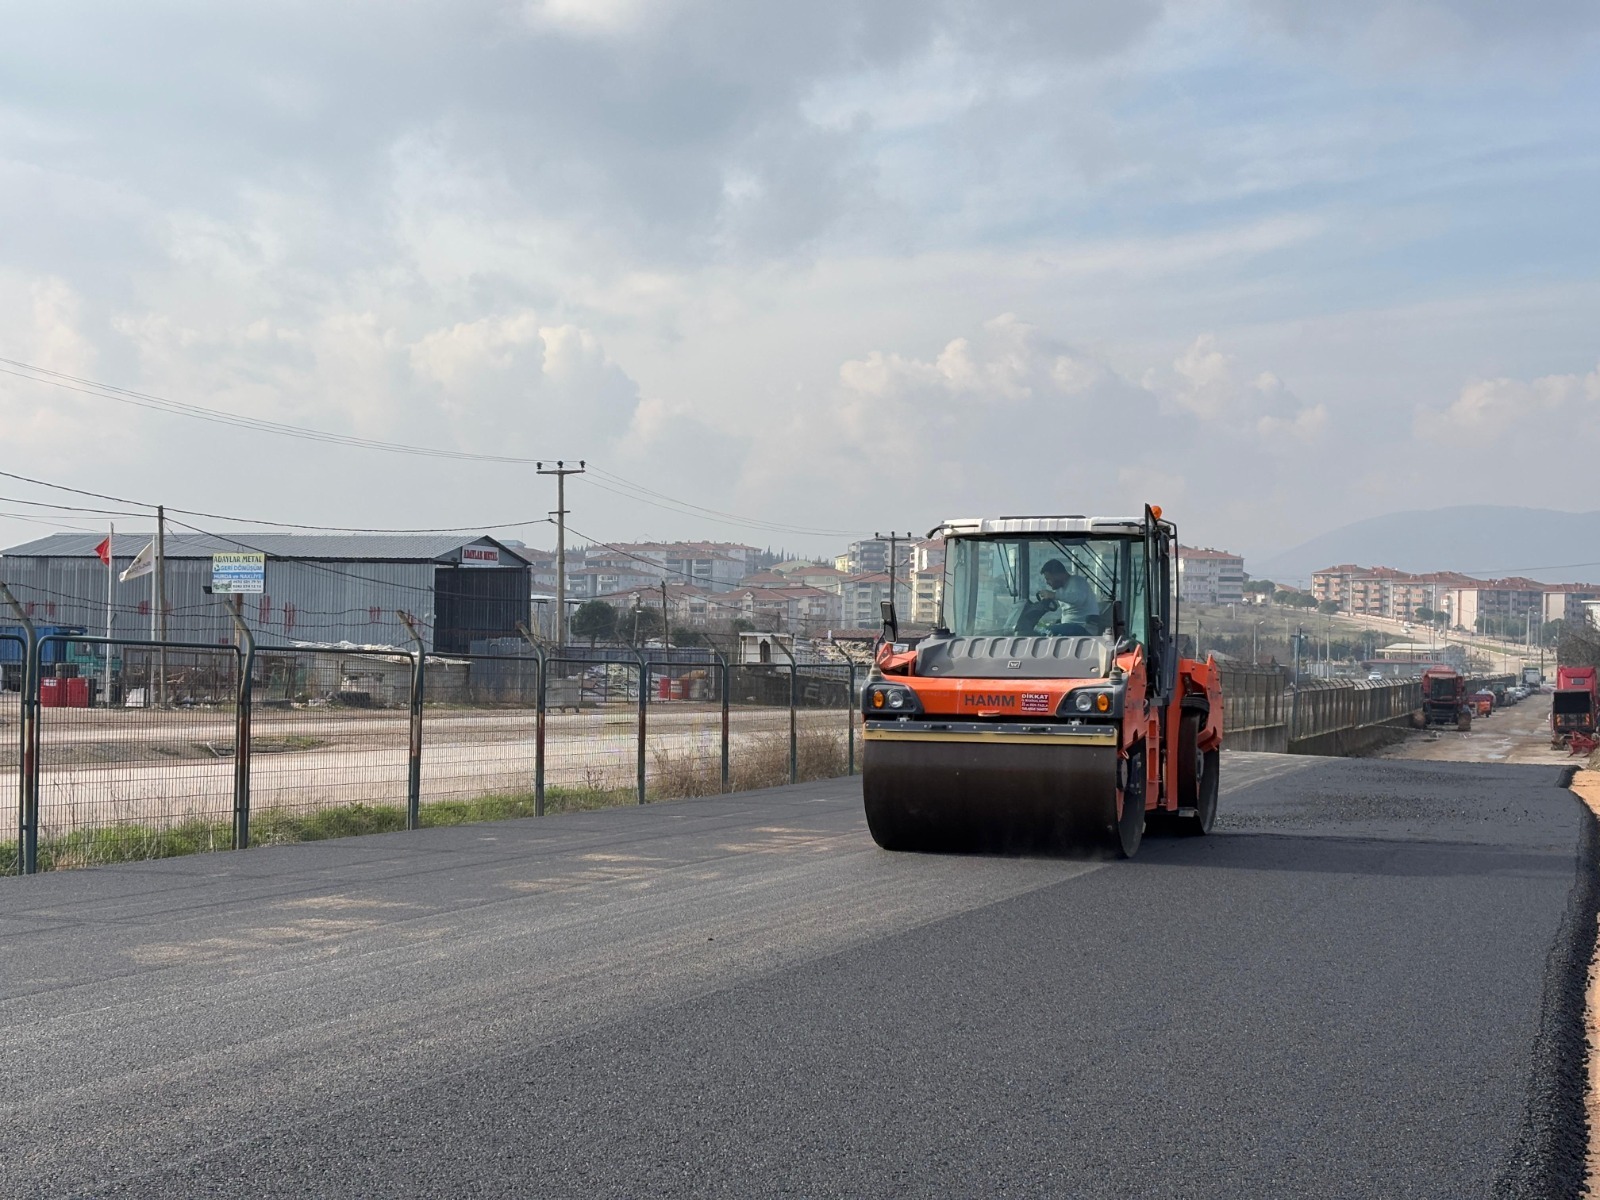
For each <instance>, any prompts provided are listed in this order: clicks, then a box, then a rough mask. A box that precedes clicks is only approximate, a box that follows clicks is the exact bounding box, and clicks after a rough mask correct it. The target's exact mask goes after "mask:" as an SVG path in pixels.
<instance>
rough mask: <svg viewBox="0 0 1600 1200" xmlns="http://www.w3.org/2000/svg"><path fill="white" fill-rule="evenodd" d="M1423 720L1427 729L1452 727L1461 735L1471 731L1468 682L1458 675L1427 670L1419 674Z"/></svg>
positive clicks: (1441, 670) (1457, 673)
mask: <svg viewBox="0 0 1600 1200" xmlns="http://www.w3.org/2000/svg"><path fill="white" fill-rule="evenodd" d="M1422 719H1423V721H1424V722H1425V723H1427V724H1429V725H1454V726H1455V727H1456V728H1457V729H1459V730H1460V731H1461V732H1462V733H1466V732H1467V731H1468V730H1470V729H1471V728H1472V713H1471V711H1470V710H1469V709H1468V708H1467V681H1466V680H1465V679H1463V678H1462V677H1461V672H1460V671H1456V670H1453V669H1451V668H1450V667H1429V668H1428V669H1427V670H1426V671H1424V672H1423V673H1422Z"/></svg>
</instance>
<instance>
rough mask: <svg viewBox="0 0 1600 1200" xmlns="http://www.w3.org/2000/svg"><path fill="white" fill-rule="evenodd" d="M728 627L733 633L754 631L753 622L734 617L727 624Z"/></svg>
mask: <svg viewBox="0 0 1600 1200" xmlns="http://www.w3.org/2000/svg"><path fill="white" fill-rule="evenodd" d="M729 626H730V627H731V628H732V629H733V631H734V632H735V633H754V632H755V631H756V626H755V622H754V621H751V620H748V619H746V618H744V617H735V618H734V619H733V620H732V621H730V622H729Z"/></svg>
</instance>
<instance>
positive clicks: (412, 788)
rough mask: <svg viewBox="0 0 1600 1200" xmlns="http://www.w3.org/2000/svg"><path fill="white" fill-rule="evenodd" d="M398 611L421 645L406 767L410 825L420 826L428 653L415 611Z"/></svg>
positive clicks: (416, 662)
mask: <svg viewBox="0 0 1600 1200" xmlns="http://www.w3.org/2000/svg"><path fill="white" fill-rule="evenodd" d="M395 615H396V616H398V617H399V618H400V620H401V621H403V622H404V623H405V627H406V632H407V633H409V634H410V635H411V640H412V641H413V642H415V643H416V645H417V649H416V655H415V659H414V661H413V663H412V667H411V753H410V758H409V761H408V763H407V771H406V828H407V829H417V828H419V827H420V826H421V825H422V687H423V669H424V663H425V662H426V661H427V657H428V656H427V652H426V650H425V648H424V645H423V641H422V635H421V634H420V633H418V632H417V625H416V622H415V621H414V620H413V619H412V616H411V614H410V613H404V612H397V613H396V614H395Z"/></svg>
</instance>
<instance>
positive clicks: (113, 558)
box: [101, 521, 117, 708]
mask: <svg viewBox="0 0 1600 1200" xmlns="http://www.w3.org/2000/svg"><path fill="white" fill-rule="evenodd" d="M116 613H117V523H116V522H115V521H113V522H111V528H110V530H109V531H108V532H107V533H106V664H105V695H104V697H103V698H102V700H101V703H102V704H104V705H105V707H107V708H110V707H111V651H112V645H111V639H112V638H113V637H115V636H116V632H115V629H114V625H115V622H116Z"/></svg>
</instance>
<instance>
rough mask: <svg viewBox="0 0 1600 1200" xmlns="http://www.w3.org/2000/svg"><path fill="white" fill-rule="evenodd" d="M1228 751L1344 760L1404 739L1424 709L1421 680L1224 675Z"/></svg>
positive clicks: (1230, 671) (1265, 671)
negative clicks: (1295, 679) (1414, 717)
mask: <svg viewBox="0 0 1600 1200" xmlns="http://www.w3.org/2000/svg"><path fill="white" fill-rule="evenodd" d="M1222 698H1223V704H1224V706H1225V710H1224V718H1223V745H1224V746H1226V747H1227V748H1228V749H1230V750H1265V751H1270V752H1274V753H1279V754H1283V753H1288V754H1321V755H1329V756H1345V755H1352V754H1366V753H1369V752H1371V751H1373V750H1376V749H1378V748H1379V747H1381V746H1384V745H1387V744H1388V743H1390V742H1393V741H1395V740H1397V739H1398V738H1400V737H1403V736H1404V731H1405V730H1406V729H1408V728H1409V727H1410V726H1411V723H1412V714H1413V713H1415V712H1417V711H1419V710H1420V709H1421V707H1422V685H1421V684H1420V682H1418V681H1417V680H1383V681H1381V682H1380V681H1376V680H1359V681H1357V680H1347V681H1343V682H1339V681H1330V680H1302V681H1301V684H1300V686H1299V687H1298V688H1295V687H1291V686H1290V683H1289V679H1288V675H1287V673H1286V672H1285V671H1283V670H1281V669H1279V668H1256V669H1239V668H1231V667H1225V668H1224V669H1223V670H1222Z"/></svg>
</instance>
